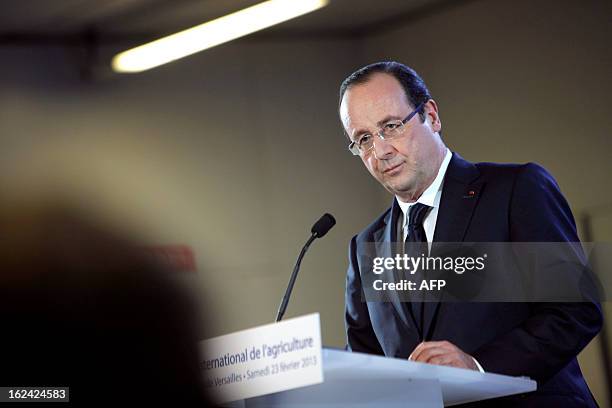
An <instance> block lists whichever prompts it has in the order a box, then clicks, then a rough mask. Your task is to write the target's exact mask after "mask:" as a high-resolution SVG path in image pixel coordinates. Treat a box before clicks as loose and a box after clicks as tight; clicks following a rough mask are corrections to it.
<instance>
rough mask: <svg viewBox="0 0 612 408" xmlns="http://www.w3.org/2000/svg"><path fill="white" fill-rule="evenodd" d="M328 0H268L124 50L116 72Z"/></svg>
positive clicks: (242, 32)
mask: <svg viewBox="0 0 612 408" xmlns="http://www.w3.org/2000/svg"><path fill="white" fill-rule="evenodd" d="M328 2H329V0H269V1H264V2H263V3H259V4H256V5H254V6H251V7H247V8H245V9H243V10H240V11H236V12H235V13H231V14H228V15H226V16H223V17H219V18H217V19H215V20H211V21H208V22H206V23H204V24H200V25H198V26H195V27H192V28H189V29H187V30H183V31H180V32H178V33H175V34H172V35H169V36H167V37H163V38H160V39H159V40H155V41H152V42H150V43H147V44H143V45H141V46H138V47H136V48H132V49H129V50H127V51H123V52H121V53H119V54H117V55H115V57H113V60H112V67H113V70H114V71H115V72H121V73H128V72H141V71H145V70H147V69H151V68H154V67H157V66H159V65H162V64H167V63H168V62H171V61H175V60H177V59H179V58H183V57H186V56H188V55H191V54H194V53H196V52H199V51H202V50H205V49H207V48H211V47H214V46H216V45H219V44H223V43H225V42H228V41H231V40H234V39H236V38H239V37H242V36H245V35H247V34H250V33H253V32H255V31H259V30H262V29H264V28H267V27H270V26H273V25H275V24H278V23H282V22H283V21H287V20H290V19H292V18H295V17H298V16H301V15H302V14H306V13H309V12H311V11H314V10H317V9H319V8H321V7H324V6H326V5H327V4H328Z"/></svg>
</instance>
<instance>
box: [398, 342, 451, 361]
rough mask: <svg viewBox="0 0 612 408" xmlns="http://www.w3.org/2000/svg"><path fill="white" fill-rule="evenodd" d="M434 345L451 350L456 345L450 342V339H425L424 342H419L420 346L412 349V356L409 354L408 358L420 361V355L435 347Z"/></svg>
mask: <svg viewBox="0 0 612 408" xmlns="http://www.w3.org/2000/svg"><path fill="white" fill-rule="evenodd" d="M433 347H438V348H442V349H445V350H449V351H450V350H452V349H453V348H454V347H455V346H453V344H452V343H449V342H448V341H424V342H422V343H421V344H419V345H418V346H416V347H415V349H414V350H413V351H412V353H411V354H410V356H408V360H412V361H420V360H419V355H420V354H421V353H422V352H423V351H425V350H428V349H430V348H433Z"/></svg>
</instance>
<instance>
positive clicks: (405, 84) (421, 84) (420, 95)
mask: <svg viewBox="0 0 612 408" xmlns="http://www.w3.org/2000/svg"><path fill="white" fill-rule="evenodd" d="M376 73H383V74H389V75H392V76H393V77H394V78H395V79H397V80H398V81H399V83H400V84H401V85H402V88H404V92H405V93H406V97H408V102H410V105H412V107H413V108H416V107H417V106H418V105H419V104H420V103H425V102H427V101H428V100H429V99H431V95H430V93H429V89H427V85H425V81H423V79H422V78H421V77H420V76H419V74H417V73H416V71H415V70H414V69H412V68H410V67H409V66H406V65H404V64H402V63H399V62H395V61H381V62H375V63H374V64H370V65H366V66H365V67H363V68H359V69H358V70H357V71H355V72H353V73H352V74H351V75H349V76H348V77H347V78H346V79H345V80H344V81H342V85H340V99H339V102H338V107H340V104H341V103H342V98H343V97H344V93H345V92H346V91H347V89H349V88H350V87H351V86H353V85H358V84H363V83H366V82H368V80H369V79H370V77H371V76H372V75H373V74H376ZM419 116H420V117H421V120H422V121H423V120H425V112H424V111H423V110H421V112H419Z"/></svg>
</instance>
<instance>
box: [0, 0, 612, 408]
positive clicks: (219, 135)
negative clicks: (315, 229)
mask: <svg viewBox="0 0 612 408" xmlns="http://www.w3.org/2000/svg"><path fill="white" fill-rule="evenodd" d="M604 3H605V4H604ZM609 4H610V3H609V2H598V1H583V2H569V1H564V2H559V1H537V2H534V1H527V0H519V1H512V2H505V1H483V0H479V1H472V2H461V3H460V5H458V6H453V7H448V8H446V9H440V10H437V11H436V12H435V13H432V14H430V15H424V16H422V17H421V18H419V19H415V20H407V21H405V22H403V23H401V24H399V25H395V26H393V27H389V28H388V29H386V30H383V31H378V32H377V33H376V34H371V35H368V36H365V37H355V38H344V39H340V38H337V39H334V38H318V39H308V38H302V39H295V38H294V39H278V38H277V39H268V40H265V39H259V40H257V39H255V40H243V41H238V42H235V43H231V44H228V45H224V46H221V47H218V48H215V49H212V50H208V51H206V52H203V53H201V54H199V55H196V56H193V57H190V58H187V59H185V60H182V61H179V62H176V63H173V64H170V65H167V66H164V67H161V68H159V69H155V70H152V71H149V72H146V73H142V74H138V75H128V76H121V77H118V76H103V77H102V78H99V79H97V80H95V81H93V82H82V81H80V80H79V79H78V76H77V75H76V71H75V66H74V65H73V63H74V55H75V53H74V52H73V51H70V50H65V49H60V48H53V47H46V48H36V47H23V48H17V47H6V46H3V47H0V59H1V60H2V62H3V63H2V64H0V89H1V92H0V193H2V195H3V196H4V197H9V196H11V197H27V196H30V197H31V196H37V197H42V196H46V195H50V194H56V193H58V192H59V193H60V194H63V195H69V196H71V197H72V198H73V200H75V201H77V202H78V203H80V205H81V206H83V207H85V208H88V209H91V210H94V211H95V212H96V213H97V214H99V216H100V217H102V219H103V220H105V221H106V222H108V223H110V224H112V225H116V226H121V228H125V229H126V230H128V231H132V232H133V231H135V232H136V233H138V234H139V235H140V236H142V237H144V239H145V240H146V241H147V242H151V243H153V244H165V243H183V244H187V245H190V246H192V247H193V248H194V250H195V253H196V256H197V262H198V266H199V268H200V270H199V272H198V273H196V274H193V275H191V276H186V277H185V278H186V280H187V282H188V283H189V284H190V285H192V287H193V288H194V291H196V293H198V294H200V296H201V297H204V298H205V302H204V303H205V305H206V306H205V311H206V312H207V315H208V316H209V319H210V323H211V324H210V327H211V328H212V329H211V333H210V334H213V335H214V334H221V333H227V332H231V331H234V330H238V329H243V328H247V327H251V326H254V325H257V324H261V323H266V322H270V321H272V319H273V318H274V316H275V313H276V309H277V306H278V302H279V300H280V297H281V295H282V293H283V291H284V286H285V284H286V282H287V279H288V276H289V272H290V271H291V268H292V267H293V262H294V259H295V257H296V256H297V252H298V250H299V248H300V247H301V245H302V244H303V241H304V240H305V239H306V238H307V236H308V234H309V229H310V226H311V224H312V223H313V222H314V221H315V220H316V219H317V218H318V217H319V215H320V214H322V213H323V212H325V211H329V212H331V213H333V214H334V215H336V217H337V219H338V225H337V227H336V228H334V229H333V230H332V231H331V232H330V234H329V235H328V236H326V237H325V238H324V239H323V240H322V241H321V242H316V243H315V244H314V245H313V247H312V248H311V253H310V254H309V256H308V257H307V258H306V260H305V261H304V263H303V266H302V273H301V275H300V277H299V279H298V283H297V285H296V289H295V292H294V295H293V299H292V303H291V304H290V306H289V312H288V316H295V315H301V314H304V313H308V312H314V311H319V312H320V313H321V316H322V323H323V327H322V329H323V337H324V339H323V340H324V343H326V344H328V345H333V346H341V345H342V344H343V342H344V332H343V320H342V319H343V290H344V274H345V270H346V249H347V243H348V240H349V239H350V237H351V236H352V235H353V234H354V233H356V232H357V231H359V230H360V229H361V228H363V227H364V226H365V225H367V224H368V223H369V222H370V221H371V219H372V218H374V216H375V215H376V214H378V213H380V212H381V211H382V210H383V209H384V208H385V206H386V205H387V204H388V202H389V196H388V195H387V194H386V193H385V192H384V191H383V190H382V189H381V188H380V187H379V186H378V185H377V184H376V182H375V181H374V180H372V179H371V177H369V175H368V174H367V172H366V171H365V169H364V168H363V166H362V165H361V163H360V162H359V160H358V159H354V158H353V157H351V156H350V155H349V154H348V153H347V152H346V149H345V145H346V143H345V140H344V139H343V136H342V133H341V130H340V127H339V123H338V121H337V117H336V106H337V96H336V93H337V87H338V85H339V83H340V81H341V80H342V79H343V78H344V77H345V76H346V75H347V74H348V73H349V72H351V71H352V70H353V69H355V68H357V67H359V66H361V65H363V64H366V63H369V62H373V61H375V60H378V59H397V60H399V61H402V62H404V63H407V64H409V65H412V66H413V67H414V68H416V69H417V70H418V71H419V72H420V73H421V74H422V76H423V77H424V78H425V80H426V81H427V82H428V84H429V85H430V88H431V91H432V93H433V95H434V97H435V99H436V100H437V101H438V104H439V106H440V110H441V118H442V123H443V128H444V139H445V140H446V142H447V143H448V145H449V146H450V147H451V148H452V149H453V150H456V151H458V152H460V153H461V154H462V155H463V156H464V157H465V158H467V159H469V160H474V161H480V160H486V161H503V162H526V161H536V162H539V163H541V164H542V165H544V166H545V167H547V168H548V169H549V170H550V171H551V172H552V173H553V174H554V175H555V177H556V178H557V180H558V182H559V184H560V185H561V188H562V190H563V192H564V193H565V194H566V196H567V198H568V200H569V201H570V203H571V205H572V208H573V210H574V211H575V214H576V215H577V216H582V215H583V214H589V212H590V211H591V209H592V208H595V207H598V208H599V207H600V206H602V205H603V206H605V205H607V204H609V203H612V191H610V189H609V188H608V187H609V184H610V183H609V181H608V178H609V176H610V174H611V167H612V162H611V161H610V159H609V157H610V153H609V152H610V147H612V146H611V142H610V139H609V137H610V136H609V135H610V133H611V132H610V130H611V129H610V127H611V125H610V119H609V118H610V108H609V105H608V104H607V100H606V99H604V98H605V96H607V95H610V94H611V93H612V92H611V91H612V89H611V87H612V85H611V82H610V80H609V73H610V72H612V69H611V68H612V67H611V59H610V52H609V48H610V38H611V35H610V24H609V19H610V5H609ZM600 218H601V216H600ZM596 222H597V221H596ZM601 229H604V230H605V227H600V229H598V230H597V231H598V232H597V233H598V235H597V237H602V238H597V237H595V238H596V239H609V238H605V237H610V236H611V235H609V233H607V232H602V231H601ZM606 231H607V230H606ZM606 234H608V235H606ZM597 353H598V350H597V347H594V346H591V347H590V348H589V350H588V352H587V354H585V355H584V356H581V358H582V360H583V363H584V365H583V368H584V371H585V372H586V374H587V376H588V379H589V382H590V383H591V385H592V387H593V390H594V392H595V394H596V395H597V397H598V398H599V400H600V403H602V406H606V404H607V402H606V400H605V389H604V388H603V387H605V385H604V383H603V381H602V377H601V376H602V374H601V370H602V367H601V357H600V356H599V355H598V354H597Z"/></svg>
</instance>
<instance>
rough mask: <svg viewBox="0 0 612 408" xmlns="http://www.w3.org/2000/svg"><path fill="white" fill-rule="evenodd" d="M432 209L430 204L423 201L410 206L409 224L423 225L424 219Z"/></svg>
mask: <svg viewBox="0 0 612 408" xmlns="http://www.w3.org/2000/svg"><path fill="white" fill-rule="evenodd" d="M430 209H431V207H430V206H428V205H425V204H421V203H416V204H414V205H413V206H412V207H410V211H409V213H408V226H409V227H413V228H414V227H418V226H421V225H423V220H424V219H425V216H426V215H427V213H428V212H429V210H430Z"/></svg>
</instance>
